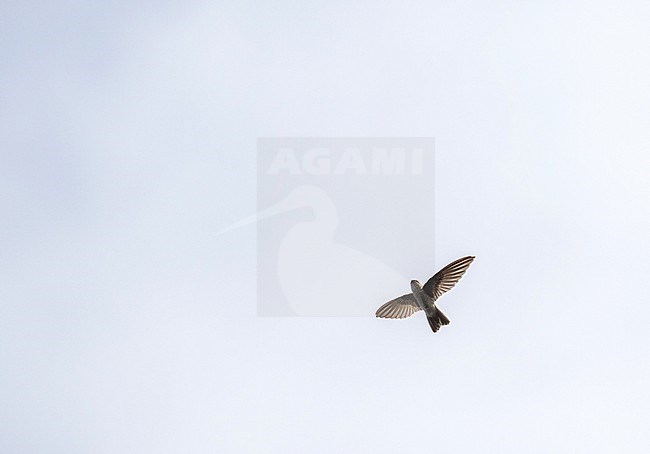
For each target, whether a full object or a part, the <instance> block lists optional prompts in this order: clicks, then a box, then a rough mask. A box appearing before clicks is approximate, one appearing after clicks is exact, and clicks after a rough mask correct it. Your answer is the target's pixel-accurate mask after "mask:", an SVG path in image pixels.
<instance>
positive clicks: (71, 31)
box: [0, 1, 650, 454]
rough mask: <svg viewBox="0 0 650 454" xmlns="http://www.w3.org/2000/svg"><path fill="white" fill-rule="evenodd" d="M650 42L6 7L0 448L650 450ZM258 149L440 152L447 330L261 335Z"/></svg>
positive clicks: (648, 36)
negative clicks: (274, 140) (399, 147)
mask: <svg viewBox="0 0 650 454" xmlns="http://www.w3.org/2000/svg"><path fill="white" fill-rule="evenodd" d="M649 21H650V7H649V6H648V5H647V3H646V2H640V1H639V2H601V1H595V2H594V1H591V2H586V1H585V2H569V3H567V2H544V4H543V5H541V4H540V5H538V4H535V3H534V2H478V1H462V2H433V3H432V2H424V1H423V2H406V3H404V2H383V3H382V5H381V6H378V5H376V2H310V1H305V2H257V3H253V2H199V1H196V2H152V1H141V2H105V3H104V4H102V5H98V4H93V3H89V2H81V1H58V2H56V1H55V2H45V1H43V2H33V1H23V2H3V3H2V4H1V5H0V35H1V39H0V57H1V58H0V219H1V222H0V421H1V424H0V451H2V452H7V453H17V454H20V453H34V452H47V453H66V454H72V453H88V452H106V453H143V452H155V453H221V452H224V453H225V452H280V453H288V452H297V453H302V452H323V453H331V452H350V453H358V452H375V453H384V452H385V453H394V452H422V451H434V450H438V451H439V452H500V453H503V452H513V453H520V452H554V453H556V452H566V453H580V452H584V453H618V452H626V453H634V452H639V453H640V452H647V447H648V445H650V435H649V432H648V430H647V425H648V421H649V420H650V411H649V408H650V391H649V388H648V383H649V382H650V360H649V359H648V358H650V331H649V330H648V324H649V323H650V304H648V303H649V301H648V297H649V296H650V280H649V279H648V273H649V272H650V265H649V262H648V253H649V252H650V251H649V250H648V249H649V248H648V244H649V241H648V232H649V231H650V213H649V207H650V200H649V199H650V196H649V194H650V183H648V169H650V158H649V156H650V154H649V151H650V128H649V127H648V125H649V124H650V108H649V107H648V106H650V86H649V85H648V80H650V29H649V28H648V23H649ZM258 137H435V148H436V153H435V200H431V205H428V203H427V206H424V207H423V209H429V208H430V206H433V207H435V208H434V209H435V251H431V250H423V251H421V254H420V253H417V251H416V252H415V253H414V248H413V247H412V244H413V242H417V241H419V239H418V238H400V237H396V238H393V239H392V240H391V241H392V242H393V243H392V244H394V242H399V241H403V242H404V243H405V247H404V251H405V255H406V254H408V257H406V256H405V257H400V260H401V263H400V267H401V269H408V271H409V272H410V273H412V275H408V276H406V279H407V280H406V281H405V282H404V286H403V287H400V288H396V289H395V296H397V295H399V294H402V293H405V292H406V291H407V290H408V280H410V279H411V278H416V279H420V280H425V279H426V278H427V277H428V276H430V275H431V274H433V272H435V271H436V270H437V269H438V268H439V267H441V266H442V265H444V264H446V263H447V262H449V261H451V260H454V259H456V258H458V257H461V256H463V255H469V254H471V255H475V256H476V257H477V258H476V261H475V262H474V263H473V265H472V267H471V268H470V269H469V271H468V273H467V275H466V276H465V277H464V278H463V280H462V281H461V282H460V283H459V284H458V285H457V287H456V288H454V289H453V290H452V291H451V292H450V293H449V294H447V295H445V296H443V298H442V299H441V300H440V306H441V308H442V309H443V310H444V312H445V313H446V314H447V316H448V317H449V318H450V319H451V324H450V325H449V326H447V327H443V328H442V329H441V330H440V332H438V333H437V334H433V333H432V332H431V330H430V329H429V327H428V326H427V323H426V321H425V318H424V316H423V314H422V313H419V314H416V315H415V316H413V317H412V318H410V319H407V320H402V321H394V320H379V319H375V318H374V317H373V316H372V313H370V314H368V317H355V318H345V317H258V316H257V299H256V298H257V297H256V281H257V276H256V273H257V268H256V262H257V257H256V256H257V249H256V226H254V225H251V226H248V227H242V228H240V229H237V230H233V231H230V232H229V233H228V234H227V235H217V232H218V231H219V230H220V229H223V228H224V227H226V226H228V225H231V224H232V223H234V222H236V221H238V220H239V219H242V218H244V217H246V216H248V215H250V214H253V213H255V211H256V210H257V193H256V181H257V167H256V140H257V138H258ZM395 190H396V189H395V188H391V189H390V191H391V194H393V195H394V191H395ZM397 190H399V189H397ZM387 191H388V189H387ZM404 195H405V196H406V194H404ZM378 196H381V194H378ZM360 208H362V207H360ZM387 210H397V211H395V212H399V213H400V214H402V211H401V209H400V208H399V207H396V208H387ZM389 213H393V211H389ZM413 222H417V216H414V221H413ZM378 228H381V226H378ZM422 242H423V244H429V242H430V241H429V240H428V239H427V240H426V241H425V240H422ZM388 265H391V264H388ZM344 290H345V289H341V293H344ZM383 302H384V301H377V307H378V306H379V305H381V304H382V303H383Z"/></svg>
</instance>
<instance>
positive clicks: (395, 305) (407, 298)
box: [375, 293, 421, 318]
mask: <svg viewBox="0 0 650 454" xmlns="http://www.w3.org/2000/svg"><path fill="white" fill-rule="evenodd" d="M420 309H421V308H420V306H418V303H417V302H416V301H415V297H414V296H413V294H412V293H407V294H406V295H402V296H400V297H399V298H395V299H394V300H391V301H389V302H387V303H386V304H384V305H382V306H381V307H380V308H379V309H377V312H375V315H376V316H377V317H381V318H406V317H410V316H411V315H413V314H415V313H416V312H417V311H419V310H420Z"/></svg>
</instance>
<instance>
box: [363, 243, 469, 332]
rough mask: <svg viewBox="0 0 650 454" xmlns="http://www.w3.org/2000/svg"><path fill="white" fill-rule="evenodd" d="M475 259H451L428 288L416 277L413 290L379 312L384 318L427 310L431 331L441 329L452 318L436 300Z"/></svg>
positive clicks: (426, 284) (400, 316)
mask: <svg viewBox="0 0 650 454" xmlns="http://www.w3.org/2000/svg"><path fill="white" fill-rule="evenodd" d="M472 261H474V257H473V256H467V257H463V258H461V259H458V260H455V261H453V262H451V263H450V264H449V265H447V266H445V267H444V268H442V269H441V270H440V271H438V272H437V273H436V274H435V275H434V276H433V277H432V278H431V279H429V280H428V281H427V282H426V283H425V284H424V287H422V285H420V283H419V282H418V281H416V280H412V281H411V292H412V293H407V294H406V295H402V296H400V297H399V298H395V299H394V300H391V301H389V302H387V303H386V304H384V305H382V306H381V307H380V308H379V309H377V312H376V314H375V315H376V316H377V317H381V318H406V317H410V316H411V315H413V314H414V313H416V312H417V311H420V310H423V311H424V313H425V314H426V316H427V321H428V322H429V326H431V330H433V332H434V333H435V332H437V331H438V330H439V329H440V327H441V326H443V325H448V324H449V319H448V318H447V316H446V315H445V314H443V313H442V311H441V310H440V309H438V307H437V306H436V300H437V299H438V298H439V297H440V296H441V295H442V294H443V293H445V292H447V291H449V290H451V289H452V288H453V286H454V285H456V283H457V282H458V281H459V280H460V278H461V277H463V274H465V271H467V268H469V266H470V265H471V263H472Z"/></svg>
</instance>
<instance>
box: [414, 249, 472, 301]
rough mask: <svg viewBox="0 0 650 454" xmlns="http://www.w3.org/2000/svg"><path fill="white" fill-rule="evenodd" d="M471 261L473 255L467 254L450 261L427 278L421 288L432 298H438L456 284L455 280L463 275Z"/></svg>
mask: <svg viewBox="0 0 650 454" xmlns="http://www.w3.org/2000/svg"><path fill="white" fill-rule="evenodd" d="M472 261H474V257H473V256H471V255H469V256H467V257H463V258H462V259H458V260H455V261H453V262H451V263H450V264H449V265H447V266H446V267H444V268H443V269H441V270H440V271H438V272H437V273H436V274H435V275H434V276H433V277H432V278H431V279H429V280H428V281H427V283H426V284H424V287H423V288H422V290H424V293H426V294H427V295H429V296H430V297H432V298H433V299H434V300H435V299H438V298H439V297H440V295H442V294H443V293H445V292H447V291H449V290H451V289H452V288H453V287H454V285H456V282H458V281H459V280H460V278H461V277H463V274H465V271H467V268H469V266H470V265H471V264H472Z"/></svg>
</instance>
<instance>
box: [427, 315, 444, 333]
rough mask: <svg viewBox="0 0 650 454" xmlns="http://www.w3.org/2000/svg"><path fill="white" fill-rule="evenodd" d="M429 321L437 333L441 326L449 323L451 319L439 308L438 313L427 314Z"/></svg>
mask: <svg viewBox="0 0 650 454" xmlns="http://www.w3.org/2000/svg"><path fill="white" fill-rule="evenodd" d="M427 321H428V322H429V326H430V327H431V330H432V331H433V332H434V333H437V332H438V330H439V329H440V327H441V326H443V325H449V319H448V318H447V316H446V315H445V314H443V313H442V311H441V310H440V309H437V310H436V313H435V314H433V315H432V316H427Z"/></svg>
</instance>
